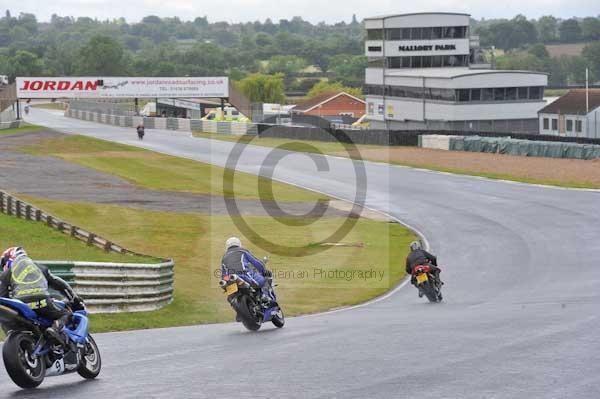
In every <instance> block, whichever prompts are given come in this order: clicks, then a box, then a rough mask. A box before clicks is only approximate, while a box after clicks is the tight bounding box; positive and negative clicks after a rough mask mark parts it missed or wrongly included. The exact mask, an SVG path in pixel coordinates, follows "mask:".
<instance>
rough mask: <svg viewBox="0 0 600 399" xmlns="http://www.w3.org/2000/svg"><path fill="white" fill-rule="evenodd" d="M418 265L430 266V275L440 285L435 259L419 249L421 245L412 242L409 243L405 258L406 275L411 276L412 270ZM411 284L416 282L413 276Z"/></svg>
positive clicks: (417, 242)
mask: <svg viewBox="0 0 600 399" xmlns="http://www.w3.org/2000/svg"><path fill="white" fill-rule="evenodd" d="M418 265H429V266H431V269H432V270H431V273H432V274H433V275H434V276H435V278H436V279H437V280H438V281H439V282H440V283H442V281H441V280H440V269H439V267H437V258H436V257H435V256H434V255H432V254H430V253H429V252H427V251H425V250H424V249H423V248H421V243H420V242H419V241H413V242H411V243H410V253H409V254H408V256H407V257H406V273H407V274H411V275H412V271H413V268H414V267H415V266H418ZM411 282H412V283H413V285H414V284H415V282H416V281H415V278H414V276H413V277H412V279H411ZM442 284H443V283H442Z"/></svg>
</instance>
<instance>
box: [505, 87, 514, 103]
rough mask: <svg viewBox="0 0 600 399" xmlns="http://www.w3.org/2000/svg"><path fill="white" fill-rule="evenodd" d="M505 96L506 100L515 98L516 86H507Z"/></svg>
mask: <svg viewBox="0 0 600 399" xmlns="http://www.w3.org/2000/svg"><path fill="white" fill-rule="evenodd" d="M505 98H506V100H507V101H513V100H516V99H517V88H516V87H507V88H506V97H505Z"/></svg>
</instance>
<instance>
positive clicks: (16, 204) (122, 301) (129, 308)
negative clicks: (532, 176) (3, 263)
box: [0, 191, 175, 313]
mask: <svg viewBox="0 0 600 399" xmlns="http://www.w3.org/2000/svg"><path fill="white" fill-rule="evenodd" d="M0 212H2V213H5V214H7V215H12V216H15V217H17V218H23V219H26V220H30V221H37V222H40V223H44V224H46V225H47V226H48V227H51V228H53V229H55V230H57V231H59V232H62V233H65V234H68V235H70V236H71V237H73V238H74V239H78V240H81V241H84V242H85V243H86V244H87V245H90V246H92V245H93V246H96V247H98V248H101V249H103V250H104V251H107V252H115V253H120V254H130V255H137V256H142V257H146V258H148V260H149V263H110V262H72V261H40V263H43V264H45V265H47V266H48V267H49V268H50V269H51V270H52V271H53V272H55V273H56V274H57V275H58V276H60V277H62V278H64V279H65V280H66V281H68V282H70V283H73V285H74V287H73V288H74V289H75V291H76V292H77V293H78V294H79V295H81V297H82V298H83V299H84V300H85V303H86V305H87V306H88V308H89V310H90V311H91V312H95V313H114V312H136V311H147V310H155V309H159V308H161V307H163V306H164V305H166V304H168V303H170V302H171V301H172V300H173V277H174V267H175V264H174V262H173V260H172V259H161V258H154V257H151V256H147V255H143V254H140V253H137V252H134V251H130V250H128V249H126V248H124V247H122V246H120V245H117V244H115V243H114V242H111V241H110V240H107V239H105V238H102V237H100V236H98V235H96V234H94V233H91V232H89V231H86V230H84V229H81V228H79V227H77V226H75V225H72V224H69V223H67V222H64V221H62V220H60V219H59V218H57V217H55V216H52V215H50V214H48V213H46V212H44V211H42V210H41V209H38V208H36V207H34V206H33V205H30V204H28V203H26V202H24V201H21V200H19V199H18V198H16V197H14V196H12V195H11V194H8V193H6V192H4V191H0ZM152 261H155V262H152Z"/></svg>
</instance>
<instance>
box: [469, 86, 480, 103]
mask: <svg viewBox="0 0 600 399" xmlns="http://www.w3.org/2000/svg"><path fill="white" fill-rule="evenodd" d="M471 101H481V89H471Z"/></svg>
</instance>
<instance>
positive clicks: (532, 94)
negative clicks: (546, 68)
mask: <svg viewBox="0 0 600 399" xmlns="http://www.w3.org/2000/svg"><path fill="white" fill-rule="evenodd" d="M529 99H530V100H541V99H542V88H541V87H537V86H536V87H530V88H529Z"/></svg>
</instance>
